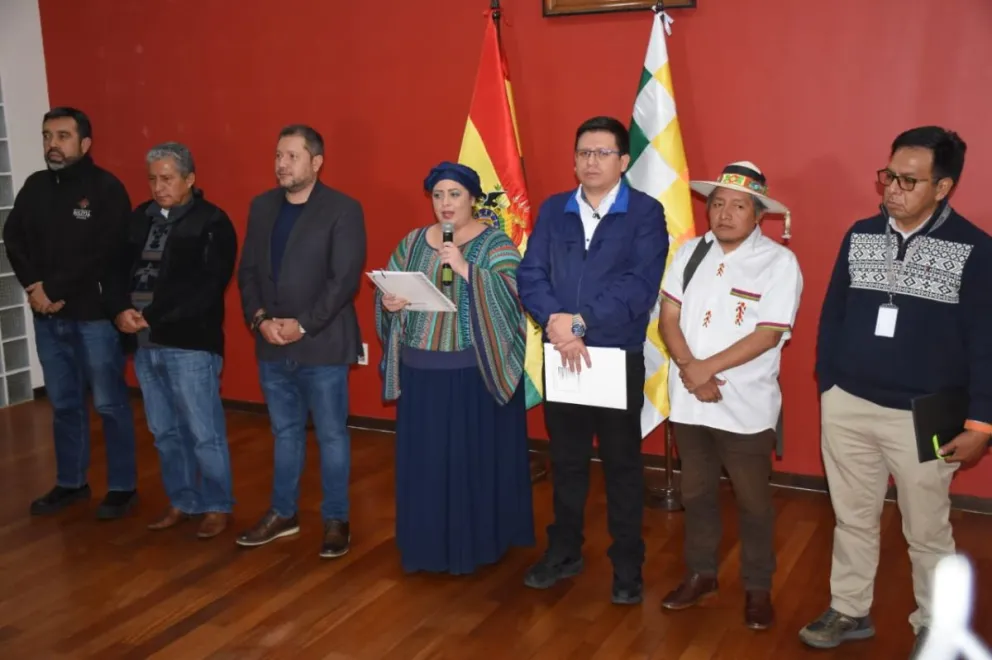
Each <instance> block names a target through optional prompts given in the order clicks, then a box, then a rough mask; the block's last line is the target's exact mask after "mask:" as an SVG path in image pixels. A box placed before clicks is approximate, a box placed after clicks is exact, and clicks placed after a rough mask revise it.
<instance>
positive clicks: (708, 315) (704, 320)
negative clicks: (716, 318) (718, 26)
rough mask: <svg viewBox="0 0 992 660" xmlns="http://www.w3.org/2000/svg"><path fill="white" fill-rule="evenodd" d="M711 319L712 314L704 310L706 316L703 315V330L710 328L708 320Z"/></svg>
mask: <svg viewBox="0 0 992 660" xmlns="http://www.w3.org/2000/svg"><path fill="white" fill-rule="evenodd" d="M712 318H713V312H711V311H710V310H706V314H705V316H703V327H704V328H708V327H710V319H712Z"/></svg>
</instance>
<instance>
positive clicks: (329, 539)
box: [320, 520, 351, 559]
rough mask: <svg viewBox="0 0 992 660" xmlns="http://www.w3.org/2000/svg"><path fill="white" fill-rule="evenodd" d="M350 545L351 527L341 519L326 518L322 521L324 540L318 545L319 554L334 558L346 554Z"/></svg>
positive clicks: (326, 557) (325, 557)
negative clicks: (325, 520)
mask: <svg viewBox="0 0 992 660" xmlns="http://www.w3.org/2000/svg"><path fill="white" fill-rule="evenodd" d="M350 547H351V527H350V525H349V524H348V523H346V522H344V521H343V520H328V521H327V522H325V523H324V542H323V543H322V544H321V546H320V556H321V557H323V558H324V559H334V558H336V557H341V556H343V555H346V554H348V549H349V548H350Z"/></svg>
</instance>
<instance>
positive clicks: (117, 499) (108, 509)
mask: <svg viewBox="0 0 992 660" xmlns="http://www.w3.org/2000/svg"><path fill="white" fill-rule="evenodd" d="M137 503H138V491H136V490H112V491H110V492H109V493H107V496H106V497H104V498H103V501H102V502H100V507H99V508H98V509H97V510H96V517H97V518H99V519H100V520H116V519H117V518H123V517H124V516H125V515H127V512H128V511H130V510H131V509H133V508H134V505H135V504H137Z"/></svg>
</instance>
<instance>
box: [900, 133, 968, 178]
mask: <svg viewBox="0 0 992 660" xmlns="http://www.w3.org/2000/svg"><path fill="white" fill-rule="evenodd" d="M906 147H920V148H923V149H929V150H930V151H932V152H933V176H934V178H935V179H936V180H938V181H939V180H941V179H945V178H947V179H953V180H954V185H957V183H958V180H959V179H960V178H961V171H962V170H964V154H965V151H967V149H968V145H966V144H965V143H964V140H962V139H961V138H960V137H959V136H958V134H957V133H955V132H954V131H949V130H947V129H946V128H941V127H940V126H920V127H918V128H911V129H909V130H908V131H905V132H903V133H901V134H900V135H899V137H897V138H896V139H895V140H894V141H893V142H892V153H891V154H889V155H890V157H891V156H892V155H893V154H895V153H896V151H898V150H899V149H903V148H906Z"/></svg>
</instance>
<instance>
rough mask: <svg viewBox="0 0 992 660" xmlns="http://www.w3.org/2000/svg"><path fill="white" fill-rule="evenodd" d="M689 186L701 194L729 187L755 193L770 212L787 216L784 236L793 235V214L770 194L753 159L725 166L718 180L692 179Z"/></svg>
mask: <svg viewBox="0 0 992 660" xmlns="http://www.w3.org/2000/svg"><path fill="white" fill-rule="evenodd" d="M689 186H690V187H691V188H692V189H693V190H695V191H696V192H698V193H699V194H701V195H705V196H707V197H708V196H709V194H710V193H711V192H713V189H714V188H729V189H730V190H739V191H740V192H746V193H750V194H752V195H754V196H755V197H757V198H758V199H760V200H761V202H762V203H763V204H764V205H765V207H766V208H767V209H768V212H769V213H777V214H781V215H784V216H785V231H784V232H783V233H782V238H790V237H791V235H792V234H791V229H792V227H791V225H792V214H791V213H790V211H789V209H788V208H787V207H786V206H785V204H782V203H781V202H777V201H775V200H774V199H772V198H771V197H769V196H768V184H767V183H766V182H765V175H764V174H762V173H761V170H760V169H758V166H757V165H755V164H754V163H752V162H751V161H747V160H742V161H739V162H736V163H731V164H730V165H727V166H726V167H725V168H723V172H722V173H721V174H720V178H719V179H718V180H717V181H690V182H689Z"/></svg>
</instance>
